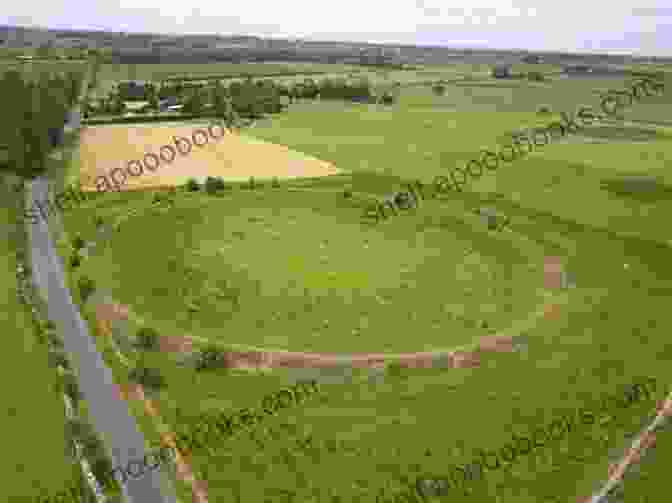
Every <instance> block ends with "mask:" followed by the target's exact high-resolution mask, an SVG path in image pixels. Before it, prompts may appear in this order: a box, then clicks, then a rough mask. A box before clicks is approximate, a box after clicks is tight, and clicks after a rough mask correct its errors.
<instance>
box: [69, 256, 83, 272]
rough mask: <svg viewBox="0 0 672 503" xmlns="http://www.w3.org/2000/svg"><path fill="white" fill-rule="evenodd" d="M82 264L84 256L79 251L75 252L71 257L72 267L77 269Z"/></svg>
mask: <svg viewBox="0 0 672 503" xmlns="http://www.w3.org/2000/svg"><path fill="white" fill-rule="evenodd" d="M80 265H82V257H81V256H80V255H79V254H78V253H73V254H72V256H71V257H70V267H71V268H72V269H76V268H77V267H79V266H80Z"/></svg>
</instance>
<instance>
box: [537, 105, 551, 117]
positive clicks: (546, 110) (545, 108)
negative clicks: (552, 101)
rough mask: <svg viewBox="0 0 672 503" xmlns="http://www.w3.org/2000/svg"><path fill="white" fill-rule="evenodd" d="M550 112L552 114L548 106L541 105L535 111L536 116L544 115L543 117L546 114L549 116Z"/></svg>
mask: <svg viewBox="0 0 672 503" xmlns="http://www.w3.org/2000/svg"><path fill="white" fill-rule="evenodd" d="M551 112H552V110H551V107H550V106H549V105H541V106H540V107H539V108H538V109H537V113H538V114H544V115H547V114H550V113H551Z"/></svg>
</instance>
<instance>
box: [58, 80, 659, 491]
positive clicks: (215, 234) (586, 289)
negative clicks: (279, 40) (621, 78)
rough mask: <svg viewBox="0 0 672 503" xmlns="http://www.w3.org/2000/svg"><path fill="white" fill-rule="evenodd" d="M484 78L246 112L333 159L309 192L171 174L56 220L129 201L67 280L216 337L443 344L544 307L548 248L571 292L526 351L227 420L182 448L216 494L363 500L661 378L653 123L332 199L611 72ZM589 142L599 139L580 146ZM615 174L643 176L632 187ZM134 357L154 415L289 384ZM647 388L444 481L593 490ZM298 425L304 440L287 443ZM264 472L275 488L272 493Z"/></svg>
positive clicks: (85, 224) (269, 343)
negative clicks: (494, 466)
mask: <svg viewBox="0 0 672 503" xmlns="http://www.w3.org/2000/svg"><path fill="white" fill-rule="evenodd" d="M431 78H432V79H433V78H434V77H433V76H432V77H431ZM479 84H480V82H476V85H474V86H471V87H465V86H459V88H458V86H449V89H448V92H447V93H446V95H445V96H443V97H435V96H434V95H432V94H431V91H430V90H429V89H426V88H420V87H418V88H408V89H404V90H403V91H402V95H401V97H400V102H399V104H397V105H394V106H392V107H384V106H368V105H349V104H348V105H343V104H339V103H315V104H308V103H306V104H300V105H296V106H293V107H291V108H290V110H289V112H288V113H286V114H284V115H281V116H279V117H277V118H274V119H273V120H272V121H265V122H264V123H260V124H259V125H258V126H257V127H256V128H254V129H253V130H250V131H248V134H254V135H255V136H257V137H259V138H261V139H264V140H267V141H273V142H277V143H282V144H284V145H287V146H289V147H290V148H294V149H297V150H301V151H304V152H306V153H308V154H310V155H314V156H316V157H318V158H321V159H324V160H327V161H330V162H333V163H334V164H335V165H336V166H337V167H339V168H341V169H345V170H347V171H348V172H349V173H350V175H349V176H338V177H330V178H327V179H322V180H304V181H301V182H293V183H292V185H293V186H295V187H300V188H302V189H305V190H295V191H290V190H288V187H287V185H283V186H282V187H281V188H279V189H271V188H270V187H269V186H268V183H265V186H264V187H263V188H261V189H256V190H254V191H252V190H250V189H244V188H241V187H240V186H238V185H236V186H235V187H233V188H232V189H231V190H229V191H228V192H224V193H222V194H220V195H217V196H207V195H206V194H203V193H198V194H193V193H182V192H180V193H178V195H177V197H176V200H175V201H176V203H175V206H174V207H173V208H171V209H167V210H157V209H149V206H150V203H151V198H152V194H149V193H145V194H141V193H134V194H106V195H104V196H102V197H100V198H99V199H97V200H95V201H94V202H92V203H89V204H88V205H87V206H86V207H82V208H80V209H79V210H77V211H72V212H70V213H67V214H66V215H65V227H66V229H67V230H68V231H69V232H71V233H74V232H75V231H76V232H80V233H81V234H82V236H83V237H84V238H85V239H93V236H94V224H93V219H94V217H95V216H102V217H103V219H104V220H105V221H106V222H108V223H112V222H114V221H116V220H117V219H118V218H121V217H122V215H123V213H125V212H127V211H128V210H129V209H131V208H137V209H140V208H145V209H144V210H143V211H141V212H140V214H139V215H136V216H133V217H130V218H128V219H123V221H122V223H121V227H120V230H119V232H117V233H115V235H114V237H113V240H112V242H111V243H110V247H109V249H107V250H106V251H104V252H101V253H100V254H96V255H94V256H93V257H92V258H89V259H87V260H86V261H85V262H84V264H83V265H82V267H81V269H79V270H78V271H77V272H76V273H74V274H73V277H76V276H78V275H80V274H86V275H88V276H91V277H93V278H94V279H95V280H96V281H97V282H98V283H99V284H100V285H104V288H106V289H108V290H109V291H110V292H111V293H112V295H113V297H115V298H116V299H117V300H118V301H120V302H122V303H124V304H128V305H129V306H131V308H132V309H133V311H134V312H136V313H138V314H139V315H140V316H141V317H142V318H144V319H145V320H146V321H147V322H148V323H149V324H150V325H151V326H154V327H155V328H157V329H158V330H159V332H160V333H161V334H162V335H166V336H168V335H184V334H192V335H195V336H199V337H203V338H205V339H207V340H210V341H212V342H215V343H218V344H221V345H222V346H223V347H226V346H228V345H236V344H238V345H243V346H245V345H249V346H262V347H268V348H274V349H291V350H299V351H301V350H305V351H343V352H360V351H384V352H401V351H422V350H428V349H432V348H450V347H455V346H459V345H462V344H467V343H470V342H473V341H475V340H477V339H478V338H479V337H481V336H483V335H487V334H490V333H493V332H495V331H496V332H503V333H508V332H511V331H515V330H516V327H517V325H518V322H519V321H520V320H521V319H524V318H526V317H527V316H528V315H529V314H530V313H531V312H533V311H535V310H536V309H538V308H539V305H540V304H543V303H544V302H546V301H547V300H546V299H547V298H548V295H549V292H548V290H546V289H545V288H544V283H543V282H544V278H543V262H544V258H545V257H547V256H560V257H563V260H564V261H565V263H566V267H567V269H568V270H569V271H571V273H572V274H573V276H574V278H575V281H576V288H573V289H571V290H570V291H569V292H567V294H568V295H567V302H566V304H564V305H563V306H562V307H561V309H560V314H559V316H558V318H557V319H547V318H541V319H539V320H538V322H536V323H535V324H533V326H532V327H531V328H529V327H528V328H526V329H525V330H524V333H525V335H527V336H528V337H529V346H528V349H527V351H525V352H524V353H522V354H518V353H516V354H501V355H484V356H483V362H482V365H481V368H477V369H457V370H456V369H450V370H440V369H432V370H423V371H418V370H415V371H402V372H401V375H400V376H399V377H396V378H392V377H390V378H389V379H387V380H386V381H385V383H384V384H379V385H377V386H373V385H366V384H355V383H349V384H346V383H344V384H325V385H324V386H323V389H324V393H323V394H322V395H321V396H320V397H319V398H317V399H316V400H311V401H310V403H308V404H306V405H304V406H301V407H297V408H293V409H291V410H287V411H284V412H282V413H281V414H280V417H278V418H277V419H272V420H269V422H268V423H265V426H259V427H257V428H256V429H255V430H254V432H251V433H249V434H247V433H246V434H242V435H241V436H240V438H235V439H230V440H226V441H223V442H221V443H212V444H211V445H210V448H211V450H210V452H209V453H208V454H199V455H197V456H195V458H194V460H193V462H194V464H195V467H196V469H197V470H198V471H199V472H200V474H201V475H202V476H203V477H205V479H207V480H208V487H209V493H210V499H211V500H214V501H219V500H220V499H221V500H224V501H237V502H245V503H247V502H257V501H258V502H260V503H261V502H264V501H268V500H267V499H265V498H272V499H270V501H285V499H283V498H287V499H286V500H287V501H297V502H307V501H312V502H316V503H318V502H319V503H321V502H327V501H343V502H350V501H362V502H364V501H366V502H369V501H371V502H373V501H377V500H376V496H375V495H376V494H377V493H378V491H379V490H380V489H381V488H386V491H388V492H386V493H385V494H387V496H385V497H384V498H390V495H391V494H392V493H393V492H394V491H393V488H394V487H402V486H403V483H404V482H403V481H404V480H405V479H404V477H407V478H408V479H413V478H414V477H415V476H419V475H420V474H422V473H427V472H429V473H433V474H435V475H436V476H441V475H447V473H446V472H445V470H446V468H445V467H447V466H448V465H449V464H453V463H458V462H460V463H465V462H468V461H470V460H471V459H472V458H473V456H474V451H475V450H476V449H478V448H482V449H486V450H493V449H498V448H500V447H501V446H503V445H504V444H505V443H506V442H508V441H509V439H510V438H511V434H512V432H517V433H523V432H525V431H529V429H531V428H534V427H536V426H541V425H544V424H548V423H550V422H551V421H552V420H553V419H554V418H556V417H560V416H562V415H563V412H562V411H568V410H574V409H575V408H578V407H581V406H583V405H586V404H587V403H590V402H591V401H593V400H597V399H598V398H599V397H600V396H602V395H605V394H611V393H617V392H618V391H619V390H620V389H621V388H622V386H624V385H627V384H629V383H631V382H633V380H634V379H635V378H636V377H641V376H650V377H654V378H656V379H658V382H659V383H660V387H659V389H658V390H657V391H656V399H660V398H662V397H663V396H664V394H665V393H666V392H667V391H669V390H668V389H667V385H668V384H669V378H668V375H669V372H667V369H668V367H669V360H670V358H671V357H672V344H670V342H669V341H668V339H669V337H668V336H667V330H666V329H667V323H669V319H668V318H669V316H668V315H667V314H666V313H667V312H668V311H667V305H668V304H669V300H668V297H669V294H670V292H671V291H672V283H671V281H672V269H671V268H670V267H669V263H670V259H671V257H672V249H671V248H670V246H671V245H672V235H671V234H670V233H669V231H668V228H669V225H668V224H667V222H668V221H669V218H668V216H669V214H670V209H672V207H671V204H670V201H671V198H670V197H669V194H670V193H671V192H670V191H669V187H670V183H671V181H670V175H668V174H667V172H666V168H669V167H670V166H671V165H672V142H670V138H671V137H670V134H671V131H670V129H669V128H665V127H660V126H654V125H652V124H636V123H630V122H624V123H622V124H616V125H613V124H612V125H609V124H606V125H602V126H591V127H586V129H585V130H584V131H583V132H582V134H580V135H577V136H576V137H571V138H569V139H565V140H562V141H559V142H557V143H556V144H552V145H549V146H546V147H543V148H541V149H540V150H539V151H537V152H535V153H534V154H531V155H529V156H528V157H527V158H525V159H522V160H518V161H516V162H514V163H511V164H509V165H504V166H503V167H501V168H500V169H499V171H498V172H497V173H496V174H487V175H485V176H484V177H483V178H481V179H480V180H469V182H468V184H467V185H466V186H465V192H463V193H460V194H457V193H449V194H447V195H446V196H444V197H442V198H441V199H440V200H433V201H425V202H424V203H423V204H422V205H421V207H420V208H418V209H417V210H415V211H409V212H406V213H403V214H401V215H399V216H396V217H392V218H390V219H389V220H387V221H385V222H383V223H381V224H379V225H377V226H371V225H365V224H362V223H361V220H360V216H361V214H362V206H363V205H364V200H363V199H361V198H360V197H359V196H357V197H354V198H352V199H345V198H344V197H343V196H342V191H343V190H344V189H346V188H350V189H351V190H352V191H353V192H354V193H356V194H368V195H383V194H389V193H391V192H393V191H394V190H396V189H401V188H402V187H403V185H402V184H403V182H405V181H412V180H416V179H419V180H422V181H423V182H425V183H429V182H430V181H431V179H432V177H434V176H437V175H446V174H447V172H448V171H449V170H450V169H451V167H453V166H455V165H458V163H464V162H466V161H467V160H469V159H471V158H472V157H473V156H474V155H476V154H477V153H478V151H479V149H481V148H493V147H496V145H497V144H498V143H500V142H502V141H503V140H504V139H505V138H506V134H507V133H508V132H511V131H513V130H515V129H519V128H522V127H524V126H530V125H535V124H542V123H547V122H548V121H549V120H551V119H548V118H547V119H544V120H543V121H541V120H540V118H539V116H537V115H536V114H535V113H534V112H535V110H536V109H537V107H538V106H539V105H541V104H549V105H551V106H552V108H553V110H554V112H560V111H568V112H574V111H575V110H576V108H577V107H578V106H579V105H582V104H591V105H596V104H597V103H599V101H598V100H597V99H596V98H595V97H594V93H593V92H592V91H593V89H596V88H597V89H599V88H603V87H612V86H613V87H614V88H618V87H619V85H620V84H618V83H616V82H615V81H609V82H604V79H600V80H591V79H580V80H576V81H571V80H570V81H557V82H556V81H553V82H552V83H549V84H544V85H541V86H539V87H534V86H533V85H532V84H527V83H520V84H521V87H520V88H518V87H515V86H509V87H507V86H506V85H504V84H503V83H502V84H499V83H497V85H496V86H495V87H487V88H486V87H483V86H481V85H479ZM535 92H536V93H537V94H534V93H535ZM666 92H667V93H668V94H667V95H666V96H664V97H662V98H655V99H651V101H650V102H649V103H655V104H640V105H635V106H634V107H633V108H632V110H631V111H628V112H626V113H625V117H626V119H627V120H629V119H636V120H639V121H656V120H659V118H661V117H663V116H664V114H665V110H667V111H669V110H670V108H669V107H670V105H671V104H672V100H670V94H669V90H668V91H666ZM537 99H538V100H539V101H536V100H537ZM500 103H502V104H501V105H500ZM486 106H489V107H490V108H489V110H486ZM661 109H662V110H663V111H662V112H661V111H660V110H661ZM649 112H650V113H649ZM668 117H669V112H668ZM597 140H599V141H601V142H603V143H588V142H589V141H597ZM628 175H647V176H655V177H657V178H658V181H657V182H656V183H654V184H649V185H648V186H643V188H642V186H641V185H634V184H633V183H632V182H628V181H627V180H625V179H626V178H627V177H628ZM624 180H625V181H624ZM479 206H487V207H492V208H495V209H496V210H498V211H499V212H502V213H504V214H506V215H507V216H508V217H509V218H510V222H511V223H510V228H509V230H507V231H503V232H501V233H497V232H494V231H489V230H488V229H487V227H486V225H485V224H484V223H483V222H481V221H480V220H479V219H478V218H477V217H476V216H475V215H474V214H473V210H474V209H475V208H478V207H479ZM145 362H146V364H148V365H150V366H154V367H157V368H159V369H160V371H161V372H162V374H163V375H164V376H165V377H166V379H167V382H168V386H167V389H166V390H165V391H163V392H162V393H161V395H160V397H159V399H158V403H159V406H160V410H161V411H162V416H163V417H164V418H165V419H167V420H168V421H169V422H171V423H172V424H173V425H174V424H175V416H174V410H175V408H176V407H178V406H179V407H180V408H182V409H183V410H189V411H192V410H193V415H194V416H196V415H198V414H199V413H202V412H205V411H216V410H229V409H239V408H242V407H254V406H256V404H257V403H258V402H259V401H260V400H261V398H262V397H263V396H264V395H266V394H268V393H271V392H273V391H275V390H277V389H279V388H280V387H282V386H284V385H286V384H288V382H290V381H291V376H290V375H289V373H288V372H281V371H274V372H272V373H270V374H268V375H257V376H247V375H246V376H242V375H239V374H238V373H226V372H219V371H218V372H212V373H202V374H196V373H195V372H194V371H193V370H188V369H186V368H181V367H177V366H176V364H175V358H174V356H173V355H169V354H162V353H159V354H149V355H146V356H145ZM654 406H655V404H654V403H653V401H649V402H647V403H642V404H640V405H638V406H634V407H632V408H630V409H627V410H626V411H622V412H621V413H620V414H618V415H617V416H616V417H615V418H614V419H613V420H612V421H611V422H610V423H608V424H605V425H595V426H593V427H591V428H587V429H586V430H583V431H582V432H580V433H572V434H569V435H567V437H566V438H565V439H564V440H560V441H557V442H555V443H553V444H552V445H550V446H548V447H546V448H544V449H541V450H539V451H538V453H537V454H535V455H533V456H532V455H531V456H528V457H525V458H523V459H522V460H519V461H518V462H516V463H514V464H513V465H512V466H510V467H509V468H507V469H504V470H500V471H498V472H495V473H492V474H488V475H487V482H486V483H480V484H475V486H474V491H473V493H472V494H466V495H464V494H460V493H451V496H450V497H449V498H446V500H447V499H450V501H464V502H474V503H475V502H484V501H493V502H496V501H505V502H506V501H516V502H521V503H538V502H549V503H550V502H558V503H560V502H566V501H576V499H577V498H578V497H579V496H588V495H590V494H591V493H592V491H594V490H595V489H597V486H596V484H597V482H598V481H603V480H604V479H605V478H606V473H607V467H608V465H609V463H611V462H613V461H614V460H615V459H614V456H615V455H617V454H620V455H622V454H623V449H624V448H625V447H626V446H628V445H629V441H628V440H627V439H628V438H629V437H628V435H631V434H632V433H636V432H638V431H639V429H640V428H641V427H642V426H643V425H644V423H645V422H646V421H647V419H649V418H650V413H651V412H652V411H653V409H654ZM143 426H144V427H146V428H147V432H148V434H150V435H153V436H154V438H158V437H157V435H156V433H155V432H153V431H152V429H151V427H149V426H146V425H145V423H143ZM666 435H669V431H668V432H664V433H662V434H661V435H660V438H659V442H658V446H657V447H656V449H655V451H654V453H653V454H651V455H650V457H649V458H645V461H644V462H643V464H642V467H641V474H640V476H639V478H637V479H631V478H628V479H627V480H628V482H627V486H626V487H627V488H626V492H627V501H628V502H630V501H634V502H638V503H645V502H650V501H651V502H652V501H661V496H662V495H663V494H664V491H665V486H664V484H665V480H664V470H665V468H666V466H667V465H668V464H669V462H670V461H671V460H672V448H671V447H670V446H671V445H672V443H670V439H669V438H667V437H666ZM308 436H312V438H313V444H314V445H315V447H314V448H304V447H301V446H300V444H301V442H302V439H304V440H305V439H306V438H307V437H308ZM260 480H263V483H260V482H259V481H260ZM180 487H181V489H180V490H181V491H182V493H181V496H182V497H183V499H184V500H185V501H186V500H189V499H190V496H189V495H188V491H187V488H186V486H180ZM283 490H284V491H290V492H291V491H293V492H294V496H292V497H293V498H294V499H291V498H290V497H287V496H284V497H283V496H280V494H281V491H283ZM390 491H391V492H390ZM384 500H385V501H392V500H391V499H389V500H388V499H384Z"/></svg>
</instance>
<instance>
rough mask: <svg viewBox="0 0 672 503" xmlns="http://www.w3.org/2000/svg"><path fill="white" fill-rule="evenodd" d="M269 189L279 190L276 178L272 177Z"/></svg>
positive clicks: (278, 182)
mask: <svg viewBox="0 0 672 503" xmlns="http://www.w3.org/2000/svg"><path fill="white" fill-rule="evenodd" d="M271 187H273V188H274V189H279V188H280V181H278V177H277V176H274V177H273V180H272V181H271Z"/></svg>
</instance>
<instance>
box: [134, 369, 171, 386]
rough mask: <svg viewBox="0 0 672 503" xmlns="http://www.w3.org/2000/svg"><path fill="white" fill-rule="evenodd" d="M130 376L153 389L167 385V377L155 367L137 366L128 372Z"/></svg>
mask: <svg viewBox="0 0 672 503" xmlns="http://www.w3.org/2000/svg"><path fill="white" fill-rule="evenodd" d="M128 378H129V379H130V380H131V381H132V382H135V383H137V384H140V385H142V386H144V387H145V388H147V389H149V390H152V391H158V390H160V389H162V388H165V386H166V380H165V378H164V377H163V376H162V375H161V372H159V370H158V369H155V368H148V367H144V366H139V367H136V368H134V369H133V370H131V372H130V373H129V374H128Z"/></svg>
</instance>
